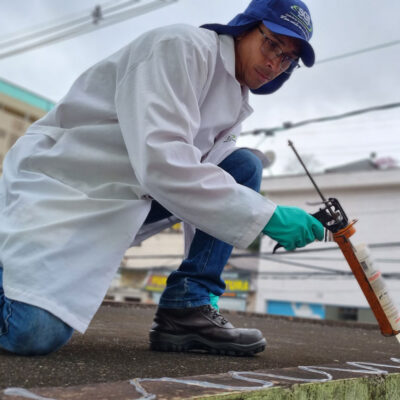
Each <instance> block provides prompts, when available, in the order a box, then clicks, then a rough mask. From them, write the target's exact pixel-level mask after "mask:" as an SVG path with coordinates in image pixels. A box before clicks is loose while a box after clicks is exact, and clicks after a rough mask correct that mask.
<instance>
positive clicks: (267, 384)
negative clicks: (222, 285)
mask: <svg viewBox="0 0 400 400" xmlns="http://www.w3.org/2000/svg"><path fill="white" fill-rule="evenodd" d="M390 361H392V362H394V363H397V364H400V358H393V357H392V358H391V359H390ZM346 364H347V365H348V366H350V367H353V368H339V367H329V366H326V367H324V366H312V365H310V366H303V365H300V366H298V367H297V368H298V369H299V370H301V371H306V372H309V373H313V374H317V375H319V377H317V378H300V377H296V376H290V375H279V374H273V373H269V372H265V373H264V372H252V371H241V372H239V371H230V372H228V374H229V375H230V377H231V378H232V379H234V380H238V381H245V382H248V383H254V384H257V385H258V386H235V385H223V384H218V383H213V382H208V381H201V380H191V379H179V378H166V377H165V378H136V379H131V380H130V381H129V383H130V384H131V385H132V386H133V387H134V388H135V390H136V392H137V393H138V394H140V395H142V397H140V398H138V399H137V400H154V399H156V398H157V396H156V395H155V394H152V393H149V392H147V390H146V389H145V388H144V387H143V386H142V383H143V382H172V383H177V384H183V385H188V386H198V387H205V388H207V389H221V390H233V391H250V390H261V389H266V388H271V387H272V386H276V383H277V382H279V381H293V382H304V383H313V382H315V383H317V382H327V381H331V380H332V379H333V376H332V374H331V373H330V372H333V371H340V372H349V373H356V374H371V375H377V374H388V373H389V371H388V370H387V369H388V368H389V369H391V368H394V369H400V366H399V365H390V364H377V363H372V362H367V361H347V362H346ZM328 371H329V372H328ZM321 375H322V377H321ZM266 378H270V379H271V378H272V379H274V382H271V381H268V380H265V379H266ZM3 393H4V394H5V395H6V396H14V397H15V396H18V397H22V398H26V399H34V400H56V399H53V398H48V397H42V396H39V395H37V394H35V393H33V392H31V391H29V390H27V389H23V388H7V389H5V390H4V391H3ZM10 400H11V399H10Z"/></svg>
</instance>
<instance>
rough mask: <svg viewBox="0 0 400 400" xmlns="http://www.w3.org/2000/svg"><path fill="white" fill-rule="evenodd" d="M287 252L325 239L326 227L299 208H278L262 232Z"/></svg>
mask: <svg viewBox="0 0 400 400" xmlns="http://www.w3.org/2000/svg"><path fill="white" fill-rule="evenodd" d="M262 232H263V233H264V235H267V236H269V237H270V238H271V239H274V240H276V241H277V242H278V243H279V244H281V245H282V246H283V247H284V248H285V249H286V250H294V249H295V248H296V247H304V246H305V245H306V244H308V243H311V242H313V241H314V240H315V239H317V240H322V239H323V238H324V227H323V225H322V224H321V222H319V221H318V220H317V219H316V218H314V217H313V216H312V215H310V214H308V213H307V212H305V211H304V210H302V209H301V208H298V207H285V206H277V207H276V209H275V212H274V214H273V215H272V217H271V219H270V220H269V221H268V224H267V225H266V226H265V228H264V229H263V231H262Z"/></svg>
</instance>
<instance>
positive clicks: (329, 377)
mask: <svg viewBox="0 0 400 400" xmlns="http://www.w3.org/2000/svg"><path fill="white" fill-rule="evenodd" d="M299 368H300V369H304V370H306V371H310V372H315V373H317V374H320V375H324V376H326V379H308V378H298V377H295V376H287V375H275V374H270V373H268V372H235V376H233V377H234V378H236V379H243V380H249V379H248V378H246V377H244V376H241V375H242V374H246V375H256V376H267V377H269V378H275V379H280V380H285V381H297V382H327V381H331V380H332V379H333V377H332V375H331V374H328V373H327V372H324V371H313V370H312V369H310V368H309V367H299ZM231 374H232V373H231ZM249 381H250V382H252V381H251V380H249ZM261 382H262V381H261ZM272 386H273V385H272Z"/></svg>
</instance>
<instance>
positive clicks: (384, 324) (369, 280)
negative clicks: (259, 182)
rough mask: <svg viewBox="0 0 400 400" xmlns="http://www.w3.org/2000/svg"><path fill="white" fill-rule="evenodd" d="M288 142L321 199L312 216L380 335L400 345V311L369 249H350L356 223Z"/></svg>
mask: <svg viewBox="0 0 400 400" xmlns="http://www.w3.org/2000/svg"><path fill="white" fill-rule="evenodd" d="M288 143H289V146H290V147H291V148H292V150H293V151H294V153H295V155H296V157H297V158H298V160H299V161H300V163H301V165H302V166H303V168H304V170H305V172H306V174H307V175H308V177H309V178H310V180H311V182H312V184H313V185H314V187H315V189H316V190H317V192H318V194H319V196H320V197H321V199H322V203H321V204H323V206H322V207H321V208H320V209H319V210H318V211H317V212H316V213H314V214H312V215H313V216H314V217H315V218H317V219H318V220H319V221H320V222H321V223H322V225H323V226H324V227H325V229H326V230H328V231H330V232H331V233H332V236H333V240H334V241H335V242H336V243H337V244H338V245H339V247H340V250H341V251H342V253H343V255H344V257H345V259H346V260H347V263H348V264H349V266H350V269H351V270H352V272H353V275H354V276H355V278H356V280H357V282H358V284H359V285H360V288H361V290H362V291H363V293H364V295H365V298H366V299H367V301H368V304H369V305H370V307H371V310H372V312H373V313H374V315H375V318H376V320H377V321H378V324H379V327H380V330H381V333H382V335H384V336H394V335H396V338H397V340H398V341H399V342H400V311H399V309H398V307H397V305H396V303H395V302H394V301H393V298H392V297H391V296H390V294H389V291H388V289H387V286H386V284H385V282H384V280H383V277H382V275H381V273H380V272H379V271H377V270H375V267H374V263H373V261H372V259H371V257H370V254H369V249H368V247H367V246H366V245H364V244H361V245H357V246H353V245H352V243H351V241H350V237H351V236H352V235H353V234H354V233H355V232H356V230H355V228H354V224H355V223H356V222H357V220H353V221H350V222H349V220H348V218H347V215H346V213H345V212H344V210H343V208H342V207H341V205H340V203H339V201H338V200H337V199H335V198H332V197H331V198H329V199H326V198H325V196H324V195H323V194H322V192H321V191H320V189H319V188H318V186H317V184H316V183H315V181H314V179H313V177H312V176H311V174H310V173H309V171H308V169H307V167H306V166H305V165H304V163H303V160H302V159H301V157H300V156H299V154H298V153H297V151H296V149H295V147H294V145H293V143H292V142H291V141H290V140H289V142H288ZM278 247H280V245H279V244H277V245H276V246H275V249H274V252H275V250H276V249H277V248H278Z"/></svg>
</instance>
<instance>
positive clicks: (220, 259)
mask: <svg viewBox="0 0 400 400" xmlns="http://www.w3.org/2000/svg"><path fill="white" fill-rule="evenodd" d="M219 167H220V168H222V169H223V170H225V171H226V172H228V173H229V174H230V175H232V177H233V178H234V179H235V180H236V182H237V183H240V184H241V185H244V186H247V187H249V188H251V189H253V190H255V191H257V192H258V191H259V190H260V184H261V178H262V164H261V161H260V159H259V158H258V157H257V156H255V155H254V154H253V153H252V152H251V151H249V150H246V149H238V150H236V151H235V152H233V153H232V154H231V155H230V156H228V157H227V158H226V159H225V160H223V161H222V162H221V163H220V164H219ZM247 206H248V205H246V204H243V207H247ZM170 215H171V213H169V212H168V211H167V210H166V209H164V208H163V207H162V206H161V205H160V204H158V203H157V202H155V201H153V204H152V207H151V210H150V213H149V215H148V217H147V219H146V221H145V223H150V222H155V221H157V220H160V219H162V218H165V217H167V216H170ZM205 217H206V216H205ZM238 229H240V227H238ZM231 252H232V246H231V245H230V244H228V243H225V242H222V241H221V240H218V239H216V238H214V237H212V236H210V235H208V234H207V233H205V232H203V231H201V230H199V229H197V230H196V232H195V235H194V238H193V241H192V243H191V246H190V249H189V254H188V257H187V258H186V259H185V260H183V261H182V264H181V265H180V267H179V268H178V270H177V271H174V272H172V273H171V274H170V276H169V277H168V280H167V286H166V288H165V290H164V292H163V293H162V295H161V298H160V302H159V307H161V308H188V307H197V306H202V305H205V304H210V293H212V294H214V295H216V296H220V295H221V294H222V293H223V292H224V290H225V283H224V281H223V280H222V279H221V273H222V270H223V269H224V267H225V265H226V263H227V262H228V259H229V257H230V255H231Z"/></svg>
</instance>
